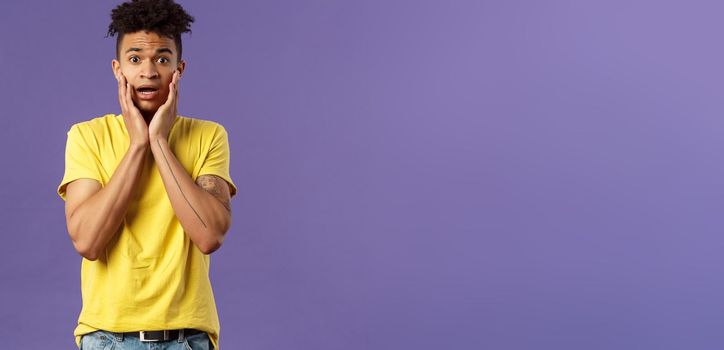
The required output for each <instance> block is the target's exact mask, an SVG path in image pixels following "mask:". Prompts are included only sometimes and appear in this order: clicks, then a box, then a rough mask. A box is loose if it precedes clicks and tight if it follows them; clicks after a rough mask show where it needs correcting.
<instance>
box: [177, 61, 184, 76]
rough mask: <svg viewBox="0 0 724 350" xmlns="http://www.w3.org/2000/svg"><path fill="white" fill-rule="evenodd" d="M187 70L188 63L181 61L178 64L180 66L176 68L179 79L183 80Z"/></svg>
mask: <svg viewBox="0 0 724 350" xmlns="http://www.w3.org/2000/svg"><path fill="white" fill-rule="evenodd" d="M185 69H186V61H184V60H181V61H180V62H179V63H178V66H176V70H177V71H178V77H179V78H181V75H183V74H184V70H185Z"/></svg>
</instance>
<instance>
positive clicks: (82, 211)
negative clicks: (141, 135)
mask: <svg viewBox="0 0 724 350" xmlns="http://www.w3.org/2000/svg"><path fill="white" fill-rule="evenodd" d="M147 151H148V146H129V148H128V150H127V151H126V154H125V155H124V156H123V159H122V160H121V162H120V163H119V165H118V167H117V168H116V170H115V171H114V173H113V175H112V176H111V179H110V180H109V181H108V184H107V185H106V186H105V187H103V188H102V189H101V190H99V191H98V192H96V193H95V194H93V195H92V196H91V197H90V198H88V199H87V200H85V201H84V202H83V203H82V204H80V205H79V206H78V207H77V208H76V209H75V210H74V211H73V212H72V213H71V214H70V217H69V219H68V221H69V222H68V230H69V232H70V235H71V238H72V239H73V241H74V244H75V245H76V246H77V247H80V249H79V250H81V251H83V252H85V254H84V256H87V257H88V258H89V259H91V260H95V259H97V258H98V256H99V255H100V253H101V252H103V250H104V249H105V248H106V245H107V244H108V242H110V241H111V239H112V238H113V236H114V235H115V233H116V232H117V231H118V228H119V226H120V225H121V223H122V222H123V218H124V217H125V215H126V211H127V209H128V204H129V203H130V201H131V198H132V196H133V194H134V188H135V187H136V185H137V183H138V181H139V177H140V174H141V172H142V170H143V164H144V160H145V157H146V152H147Z"/></svg>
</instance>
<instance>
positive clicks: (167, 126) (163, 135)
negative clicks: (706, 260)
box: [148, 70, 180, 142]
mask: <svg viewBox="0 0 724 350" xmlns="http://www.w3.org/2000/svg"><path fill="white" fill-rule="evenodd" d="M179 77H180V73H179V71H178V70H176V71H174V72H173V78H172V79H171V83H169V84H168V98H166V102H165V103H164V104H162V105H161V107H159V108H158V110H157V111H156V114H154V115H153V119H151V123H150V124H148V134H149V138H150V140H151V141H154V142H155V140H156V139H162V140H168V134H169V132H170V131H171V127H172V126H173V122H174V121H175V120H176V113H177V106H178V81H179V79H180V78H179Z"/></svg>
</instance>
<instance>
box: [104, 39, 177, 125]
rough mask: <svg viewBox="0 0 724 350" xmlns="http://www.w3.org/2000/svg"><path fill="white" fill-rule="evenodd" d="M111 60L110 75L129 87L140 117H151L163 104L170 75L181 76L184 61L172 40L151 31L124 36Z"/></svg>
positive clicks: (166, 96) (166, 95)
mask: <svg viewBox="0 0 724 350" xmlns="http://www.w3.org/2000/svg"><path fill="white" fill-rule="evenodd" d="M118 55H119V58H118V60H113V74H114V75H115V76H116V79H119V78H120V74H123V75H124V76H125V77H126V80H127V81H128V83H129V84H130V85H131V91H132V96H133V102H134V104H135V105H136V107H138V109H139V110H140V111H141V112H142V113H144V114H153V113H155V112H156V110H158V108H159V107H160V106H161V105H162V104H163V103H164V102H166V99H167V98H168V91H169V89H168V85H169V84H170V83H171V79H172V78H173V73H174V71H175V70H177V69H178V70H179V73H183V70H184V67H185V65H186V62H184V61H179V59H178V51H177V50H176V43H175V42H174V40H173V39H171V38H169V37H166V36H163V35H159V34H157V33H154V32H146V31H139V32H134V33H126V34H124V35H123V38H122V39H121V43H120V47H119V48H118Z"/></svg>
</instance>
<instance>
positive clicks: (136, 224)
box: [58, 114, 236, 348]
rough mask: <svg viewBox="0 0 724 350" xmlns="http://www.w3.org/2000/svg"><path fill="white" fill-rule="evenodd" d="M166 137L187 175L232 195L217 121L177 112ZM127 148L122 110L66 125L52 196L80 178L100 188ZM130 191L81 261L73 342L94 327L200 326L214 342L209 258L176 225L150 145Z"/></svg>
mask: <svg viewBox="0 0 724 350" xmlns="http://www.w3.org/2000/svg"><path fill="white" fill-rule="evenodd" d="M168 143H169V146H170V148H171V150H173V153H174V155H175V156H176V158H178V160H179V161H180V162H181V164H183V166H184V168H186V171H187V172H188V174H190V175H191V178H192V179H194V180H196V178H197V177H198V176H199V175H204V174H213V175H217V176H219V177H221V178H223V179H224V180H226V181H227V182H228V183H229V184H230V190H231V195H232V196H233V195H234V194H236V186H235V185H234V183H233V182H232V180H231V177H230V176H229V145H228V141H227V134H226V130H225V129H224V127H223V126H221V125H219V124H217V123H214V122H211V121H206V120H200V119H193V118H188V117H180V116H179V117H178V118H176V120H175V121H174V124H173V126H172V128H171V131H170V133H169V137H168ZM128 146H129V137H128V133H127V131H126V127H125V124H124V121H123V116H121V115H113V114H109V115H105V116H102V117H98V118H95V119H92V120H89V121H86V122H82V123H78V124H75V125H73V126H72V127H71V128H70V131H68V140H67V144H66V150H65V175H64V176H63V180H62V182H61V184H60V186H59V187H58V195H60V197H61V198H63V200H65V187H66V185H67V184H68V183H70V182H71V181H73V180H77V179H80V178H88V179H94V180H97V181H98V182H99V183H101V185H103V186H105V185H106V184H107V183H108V181H109V180H110V178H111V176H112V175H113V172H114V171H115V169H116V167H117V166H118V164H119V163H120V162H121V159H123V156H124V155H125V153H126V150H127V149H128ZM136 191H137V192H136V194H135V196H134V197H133V199H132V200H131V202H130V204H129V206H128V211H127V213H126V217H125V218H124V220H123V223H122V224H121V226H120V228H119V230H118V232H117V234H116V236H114V238H113V239H112V240H111V241H110V242H109V244H108V246H107V247H106V250H105V254H102V255H101V257H100V258H99V259H98V260H96V261H90V260H87V259H85V258H84V259H83V260H82V264H81V292H82V299H83V308H82V310H81V312H80V316H79V318H78V325H77V327H76V328H75V331H74V334H75V339H76V344H77V345H78V347H80V340H81V336H82V335H83V334H87V333H90V332H93V331H96V330H99V329H102V330H106V331H110V332H132V331H141V330H146V331H150V330H162V329H178V328H195V329H199V330H202V331H205V332H207V333H208V334H209V338H210V339H211V342H212V343H213V346H214V347H215V348H218V341H219V328H220V327H219V317H218V314H217V312H216V303H215V301H214V294H213V291H212V288H211V282H210V281H209V256H208V255H205V254H203V253H202V252H201V251H200V250H199V249H198V248H197V247H196V245H195V244H193V242H191V240H190V239H189V237H188V236H187V235H186V233H185V232H184V230H183V228H182V227H181V224H180V223H179V221H178V219H177V218H176V216H175V214H174V211H173V208H172V207H171V202H170V200H169V198H168V195H167V194H166V189H165V187H164V184H163V181H162V179H161V175H160V174H159V172H158V168H157V166H156V164H155V162H154V159H153V154H152V153H151V152H150V151H149V152H148V153H147V155H146V163H145V165H144V167H143V172H142V174H141V179H140V181H139V184H138V187H137V190H136Z"/></svg>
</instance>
